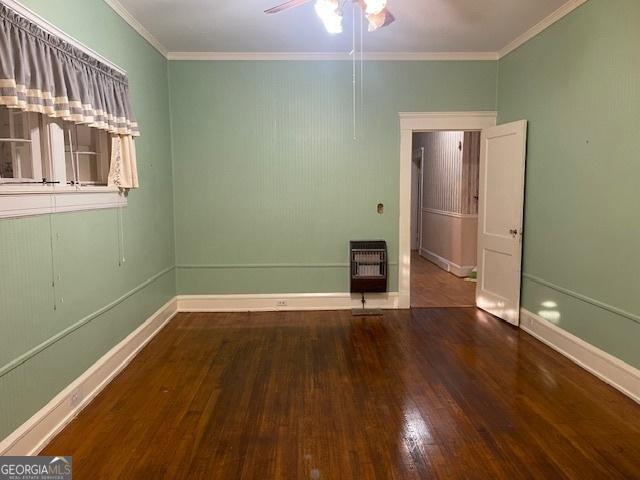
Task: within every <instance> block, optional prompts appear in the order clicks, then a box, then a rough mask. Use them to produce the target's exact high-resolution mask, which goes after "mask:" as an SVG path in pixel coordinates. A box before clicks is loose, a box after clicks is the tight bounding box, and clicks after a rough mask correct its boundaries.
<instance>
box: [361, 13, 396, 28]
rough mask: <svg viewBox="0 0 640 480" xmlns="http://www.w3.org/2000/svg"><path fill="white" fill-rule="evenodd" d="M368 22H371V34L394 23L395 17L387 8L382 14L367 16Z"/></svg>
mask: <svg viewBox="0 0 640 480" xmlns="http://www.w3.org/2000/svg"><path fill="white" fill-rule="evenodd" d="M366 16H367V20H368V21H369V28H368V30H369V31H370V32H375V31H376V30H378V29H379V28H382V27H386V26H387V25H389V24H391V23H393V21H394V20H395V17H394V16H393V15H392V14H391V12H390V11H389V10H387V9H386V8H385V9H383V10H382V11H381V12H380V13H376V14H367V15H366Z"/></svg>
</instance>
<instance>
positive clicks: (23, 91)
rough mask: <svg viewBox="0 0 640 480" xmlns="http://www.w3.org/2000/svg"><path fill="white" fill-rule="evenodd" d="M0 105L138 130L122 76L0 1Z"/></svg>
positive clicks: (121, 131) (109, 128)
mask: <svg viewBox="0 0 640 480" xmlns="http://www.w3.org/2000/svg"><path fill="white" fill-rule="evenodd" d="M0 105H5V106H7V107H11V108H19V109H21V110H24V111H28V112H38V113H42V114H45V115H48V116H50V117H55V118H61V119H63V120H68V121H71V122H74V123H78V124H87V125H89V126H91V127H95V128H99V129H102V130H107V131H108V132H110V133H112V134H118V135H132V136H139V135H140V132H139V130H138V124H137V123H136V121H135V118H134V116H133V112H132V110H131V105H130V102H129V85H128V81H127V77H126V76H125V75H123V74H121V73H119V72H118V71H116V70H114V69H113V68H111V67H110V66H108V65H105V64H103V63H102V62H100V61H99V60H98V59H96V58H94V57H92V56H90V55H88V54H87V53H85V52H83V51H81V50H79V49H78V48H76V47H74V46H73V45H70V44H69V43H67V42H66V41H64V40H63V39H61V38H58V37H56V36H55V35H52V34H50V33H48V32H46V31H45V30H43V29H42V28H41V27H39V26H38V25H36V24H34V23H33V22H31V21H30V20H28V19H26V18H24V17H22V16H21V15H19V14H18V13H16V12H15V11H14V10H12V9H11V8H9V7H7V6H6V5H4V4H1V3H0Z"/></svg>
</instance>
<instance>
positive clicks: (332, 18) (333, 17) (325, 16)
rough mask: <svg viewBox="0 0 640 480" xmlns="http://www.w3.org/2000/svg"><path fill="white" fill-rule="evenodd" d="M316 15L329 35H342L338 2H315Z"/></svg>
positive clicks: (321, 0) (319, 0)
mask: <svg viewBox="0 0 640 480" xmlns="http://www.w3.org/2000/svg"><path fill="white" fill-rule="evenodd" d="M315 9H316V14H317V15H318V17H320V20H322V23H324V28H326V29H327V32H329V33H342V11H341V10H340V3H339V2H338V0H317V1H316V5H315Z"/></svg>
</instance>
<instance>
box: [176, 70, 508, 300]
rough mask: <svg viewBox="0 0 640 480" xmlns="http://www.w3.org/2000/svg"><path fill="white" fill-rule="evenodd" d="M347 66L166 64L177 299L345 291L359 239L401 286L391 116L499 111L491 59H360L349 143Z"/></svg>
mask: <svg viewBox="0 0 640 480" xmlns="http://www.w3.org/2000/svg"><path fill="white" fill-rule="evenodd" d="M351 69H352V66H351V63H350V62H260V61H255V62H187V61H180V62H170V64H169V77H170V92H171V111H172V124H173V144H174V162H175V195H176V205H175V206H176V262H177V280H178V291H179V293H181V294H224V293H289V292H345V291H348V266H347V261H348V252H347V249H348V241H349V240H350V239H362V238H364V239H367V238H382V239H385V240H387V242H388V244H389V250H390V262H391V267H390V272H391V279H390V289H391V290H397V270H398V269H397V261H398V258H397V251H398V182H399V161H400V160H399V155H400V153H399V152H400V150H399V148H400V147H399V139H400V132H399V121H398V112H402V111H447V110H495V107H496V98H495V95H496V63H495V62H367V63H366V66H365V83H364V87H365V88H364V99H365V107H364V119H360V120H358V140H357V141H354V140H353V126H352V73H351V72H352V70H351ZM358 110H359V109H358ZM379 202H382V203H384V204H385V213H384V215H378V214H377V213H376V205H377V204H378V203H379Z"/></svg>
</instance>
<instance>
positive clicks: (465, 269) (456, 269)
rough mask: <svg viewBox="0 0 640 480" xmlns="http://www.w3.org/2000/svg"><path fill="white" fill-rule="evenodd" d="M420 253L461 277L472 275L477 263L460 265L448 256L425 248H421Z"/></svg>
mask: <svg viewBox="0 0 640 480" xmlns="http://www.w3.org/2000/svg"><path fill="white" fill-rule="evenodd" d="M420 255H421V256H423V257H424V258H426V259H427V260H429V261H430V262H432V263H435V264H436V265H438V266H439V267H440V268H442V269H443V270H446V271H447V272H451V273H453V274H454V275H455V276H456V277H461V278H465V277H468V276H469V275H471V272H473V269H474V268H476V267H475V265H473V266H463V265H458V264H456V263H453V262H452V261H451V260H447V259H446V258H443V257H441V256H439V255H436V254H435V253H433V252H430V251H429V250H427V249H425V248H421V249H420Z"/></svg>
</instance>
